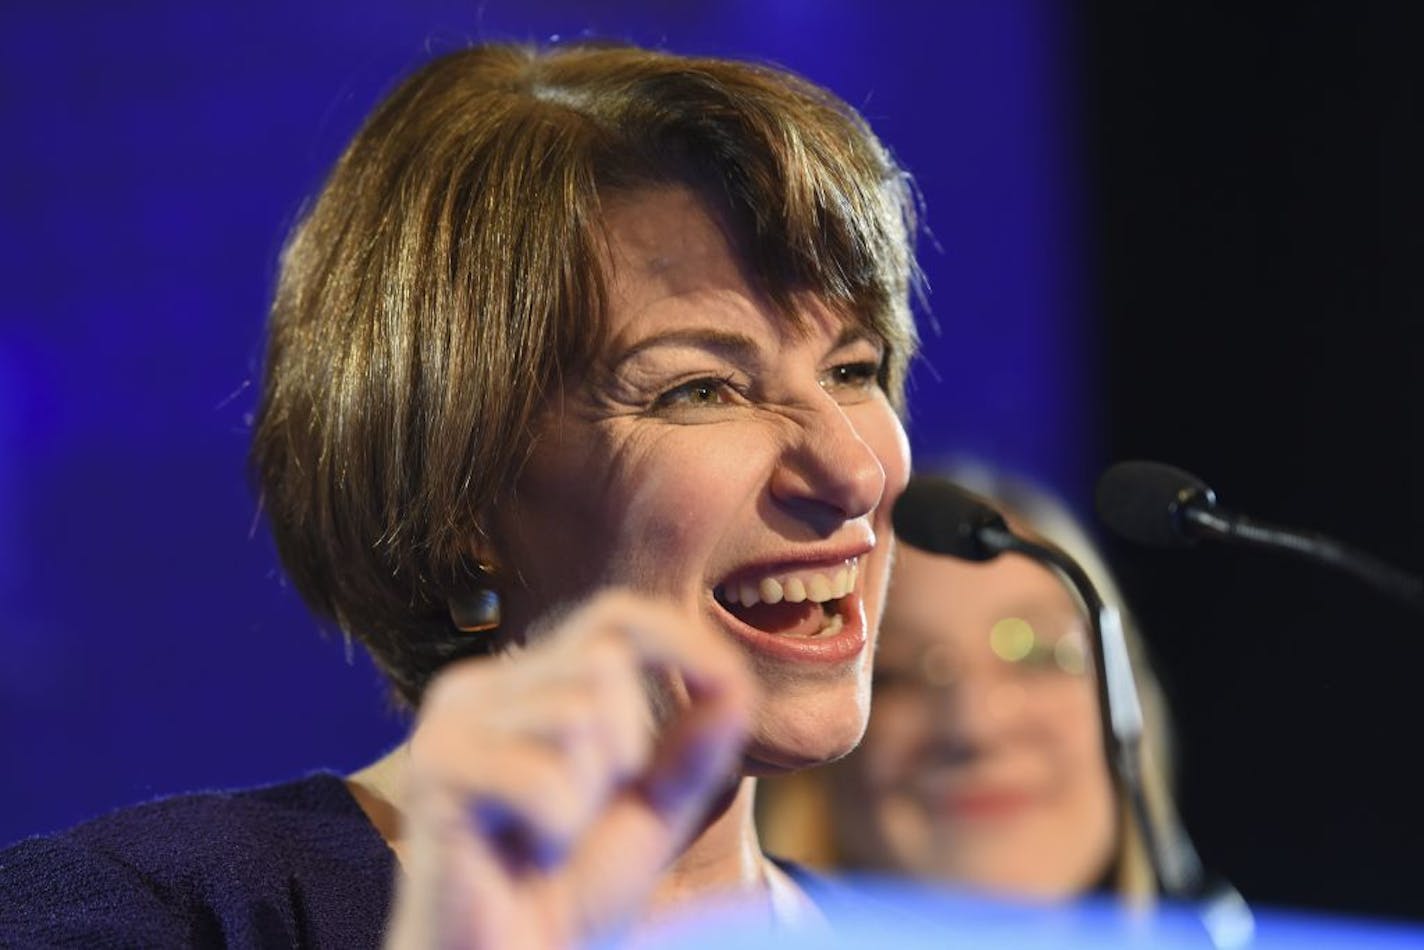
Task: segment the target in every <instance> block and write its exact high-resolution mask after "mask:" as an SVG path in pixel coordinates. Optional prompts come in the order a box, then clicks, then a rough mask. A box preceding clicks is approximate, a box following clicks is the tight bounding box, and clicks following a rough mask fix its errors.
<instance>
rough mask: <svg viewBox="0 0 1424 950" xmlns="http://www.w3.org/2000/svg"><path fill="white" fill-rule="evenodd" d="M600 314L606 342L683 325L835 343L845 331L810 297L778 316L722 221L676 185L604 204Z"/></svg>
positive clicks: (801, 296) (843, 319)
mask: <svg viewBox="0 0 1424 950" xmlns="http://www.w3.org/2000/svg"><path fill="white" fill-rule="evenodd" d="M603 217H604V226H605V234H606V240H607V244H606V253H607V260H606V268H607V270H606V273H607V290H608V304H609V307H608V312H607V314H606V331H607V334H608V336H609V337H610V338H611V339H612V340H614V341H618V340H622V339H626V338H629V337H637V336H640V335H642V334H643V333H645V332H647V331H649V330H656V329H660V328H663V327H665V326H667V325H668V324H675V323H681V322H684V321H685V320H686V319H688V318H689V317H700V318H703V319H706V320H710V321H714V322H716V321H723V320H728V319H731V320H739V321H753V320H754V321H758V322H770V323H771V324H772V325H773V326H774V327H775V329H776V330H777V332H778V333H781V334H790V335H802V334H805V333H807V332H814V331H816V330H824V331H828V332H830V333H832V334H836V335H838V334H839V333H840V332H841V330H842V328H843V327H844V326H845V325H846V324H851V325H856V326H859V325H862V323H863V321H860V320H855V319H851V320H847V319H846V317H845V316H844V315H841V314H839V313H835V312H833V311H832V310H831V309H830V308H829V307H827V306H826V305H825V304H824V303H822V302H821V301H819V299H818V298H816V297H815V296H814V295H812V294H810V293H803V294H798V295H796V297H797V299H798V304H797V306H796V307H795V308H794V311H795V312H794V315H793V314H791V313H782V312H780V311H779V310H778V308H776V307H775V306H774V305H773V304H772V303H771V301H770V300H768V299H767V297H766V295H765V294H764V293H762V292H761V291H760V289H759V288H758V287H757V282H756V280H755V279H754V277H753V276H752V274H751V273H750V271H749V269H748V266H747V262H746V255H745V254H744V253H743V252H742V249H740V248H739V247H737V245H736V243H735V240H734V237H733V232H732V229H731V227H730V226H729V225H728V223H727V221H726V218H725V216H724V215H722V214H721V213H720V212H719V211H717V210H716V209H715V208H713V207H712V206H710V205H709V204H708V202H707V201H705V200H704V199H703V198H702V197H701V196H700V195H699V194H698V193H697V192H695V191H694V190H692V189H691V188H688V187H685V186H680V185H667V186H660V187H649V188H644V189H640V190H637V191H633V192H626V193H619V194H617V195H614V196H612V197H611V198H610V199H608V200H606V201H605V202H604V207H603Z"/></svg>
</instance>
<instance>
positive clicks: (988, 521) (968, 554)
mask: <svg viewBox="0 0 1424 950" xmlns="http://www.w3.org/2000/svg"><path fill="white" fill-rule="evenodd" d="M890 520H891V522H892V523H893V524H894V525H895V534H896V536H897V537H899V539H900V540H901V541H904V542H905V543H906V544H908V545H910V546H911V547H916V548H919V549H920V550H922V551H928V552H929V553H931V554H943V555H947V556H949V557H957V558H960V559H961V560H965V561H987V560H990V559H991V558H993V557H995V556H996V555H998V553H999V552H1000V551H1001V550H1002V547H1000V546H998V545H995V544H993V543H991V542H990V541H989V540H987V539H986V538H985V536H984V532H985V529H995V530H996V531H997V532H999V533H1000V534H1001V535H1002V534H1006V533H1007V532H1008V526H1007V525H1006V524H1005V523H1004V518H1003V516H1002V515H1000V514H999V513H998V512H997V511H995V510H994V509H993V508H992V507H991V506H990V505H988V504H987V503H985V502H984V501H982V500H981V499H980V498H979V497H977V496H976V495H973V494H971V493H970V492H969V491H967V490H965V489H963V488H961V487H959V486H958V485H956V484H955V483H954V482H951V481H950V480H948V479H946V478H940V477H936V476H929V475H916V476H914V477H912V478H911V479H910V484H909V485H908V486H907V487H906V488H905V493H904V494H902V495H901V496H900V498H899V499H898V500H897V501H896V502H895V507H894V509H893V510H892V511H891V514H890Z"/></svg>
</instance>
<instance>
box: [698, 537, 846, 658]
mask: <svg viewBox="0 0 1424 950" xmlns="http://www.w3.org/2000/svg"><path fill="white" fill-rule="evenodd" d="M858 580H859V555H853V556H849V557H839V558H833V559H827V560H825V561H822V562H819V563H811V564H805V563H803V564H799V565H791V566H787V565H780V566H775V567H765V568H749V569H743V570H741V571H738V572H737V573H735V574H733V575H731V576H729V577H728V578H727V579H726V580H724V581H723V582H722V583H720V584H718V585H717V586H716V587H715V588H714V590H713V598H712V599H713V603H714V605H715V608H716V612H717V613H718V614H719V615H720V617H721V619H722V620H723V623H724V625H725V626H727V627H728V628H729V629H730V630H731V632H732V633H733V635H735V636H736V637H737V638H738V639H739V640H741V641H742V642H743V643H745V644H747V645H748V646H750V647H751V648H753V649H754V650H755V651H756V652H758V653H761V654H764V655H767V656H771V657H774V658H777V659H782V660H792V661H800V662H813V663H836V662H843V661H845V660H848V659H850V658H852V657H855V656H857V655H858V654H859V653H860V652H861V650H862V649H864V647H865V643H866V639H867V635H866V624H865V611H864V608H863V606H862V603H861V597H860V595H859V593H858V592H857V591H856V585H857V582H858Z"/></svg>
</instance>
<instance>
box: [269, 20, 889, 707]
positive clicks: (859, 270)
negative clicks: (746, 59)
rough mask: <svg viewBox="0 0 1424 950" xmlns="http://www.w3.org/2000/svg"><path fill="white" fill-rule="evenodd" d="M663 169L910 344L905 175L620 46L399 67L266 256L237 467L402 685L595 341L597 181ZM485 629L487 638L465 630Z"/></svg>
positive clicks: (688, 66) (741, 240)
mask: <svg viewBox="0 0 1424 950" xmlns="http://www.w3.org/2000/svg"><path fill="white" fill-rule="evenodd" d="M667 183H679V184H686V185H689V186H691V187H694V188H696V189H697V190H698V191H699V193H701V194H703V195H704V196H705V197H707V199H708V200H709V201H712V202H715V203H716V204H717V205H718V206H719V208H720V209H721V210H723V211H724V212H725V213H726V216H727V220H728V221H729V224H730V227H731V229H732V230H733V233H734V237H735V238H736V243H737V244H738V247H739V250H740V251H741V252H742V253H743V254H744V255H745V257H746V262H747V265H748V270H749V272H750V273H751V274H752V277H753V279H754V280H755V281H756V282H757V283H758V284H759V286H760V289H761V290H762V291H763V292H765V293H766V295H767V297H768V299H769V300H771V301H772V302H773V303H774V304H776V305H777V306H778V307H779V308H781V309H782V310H783V311H785V312H787V313H788V314H790V313H791V312H792V309H791V308H792V299H793V295H795V294H796V293H798V292H801V291H810V292H813V293H816V294H818V295H820V296H821V297H822V298H824V299H825V300H826V301H827V302H828V303H830V304H831V305H832V306H834V307H836V308H838V309H840V310H841V311H842V312H844V313H845V314H847V316H848V317H849V318H850V319H853V320H856V321H857V322H860V323H863V324H864V325H865V326H867V327H868V328H869V329H871V330H872V331H873V332H875V333H876V334H877V335H878V336H880V337H881V338H883V340H884V341H885V344H886V347H887V352H888V356H887V360H886V365H885V369H884V371H883V374H882V379H881V384H882V385H883V386H884V387H885V389H886V391H887V392H888V393H889V394H890V396H891V399H892V401H893V402H894V403H895V405H896V406H897V407H899V406H900V405H901V403H902V389H903V380H904V373H905V367H906V363H907V361H908V359H909V357H910V355H911V353H912V351H913V349H914V345H915V333H914V325H913V322H912V319H911V316H910V313H909V303H908V297H909V290H910V287H911V284H912V283H913V282H914V275H915V268H914V262H913V257H912V254H911V250H910V238H909V235H910V233H911V232H912V230H913V226H912V223H911V222H912V214H911V211H912V207H911V203H910V198H909V195H910V190H909V183H908V179H907V177H906V176H905V175H904V173H903V172H902V171H901V170H900V169H899V167H898V166H897V165H896V163H895V162H894V160H893V159H892V158H891V156H890V155H889V153H888V152H887V151H886V149H885V148H884V147H883V146H882V145H881V144H880V143H879V141H877V139H876V138H875V136H874V135H873V133H871V131H870V129H869V127H868V126H867V125H866V124H865V122H864V120H863V119H861V118H860V116H859V115H857V114H856V113H855V111H854V110H853V109H851V108H850V107H849V106H847V105H846V104H845V103H844V102H842V101H840V100H839V99H837V98H836V97H835V96H833V95H832V94H830V93H828V92H826V91H825V90H823V89H821V88H819V87H817V86H814V85H812V84H810V83H808V82H806V81H805V80H803V79H800V78H798V77H796V76H794V75H791V74H789V73H787V72H785V71H782V70H779V69H774V68H770V67H766V66H761V65H754V64H750V63H742V62H735V61H726V60H714V59H695V58H686V57H680V56H675V55H671V54H668V53H662V52H650V51H646V50H641V49H635V48H631V47H614V46H594V45H577V46H569V47H557V48H553V49H538V48H533V47H525V46H512V45H485V46H478V47H473V48H470V49H465V50H462V51H459V52H456V53H452V54H449V55H445V56H443V57H440V58H438V59H435V60H433V61H432V62H430V63H428V64H427V65H425V66H424V67H423V68H421V69H420V70H419V71H418V72H416V73H415V74H414V75H412V76H411V77H410V78H408V79H407V80H405V81H404V82H403V83H402V84H401V85H400V86H399V87H398V88H396V90H395V91H394V92H393V93H392V94H391V95H390V96H389V97H388V98H387V99H386V100H385V101H384V102H382V103H381V104H380V105H379V106H378V107H377V108H376V110H375V111H374V112H373V113H372V114H371V116H370V117H369V118H368V119H367V121H366V123H365V124H364V126H363V127H362V128H361V130H360V131H359V132H358V133H357V135H356V136H355V138H354V139H353V140H352V142H351V144H350V145H349V146H348V147H347V149H346V151H345V153H344V154H343V155H342V156H341V158H340V160H339V161H338V162H337V164H336V166H335V168H334V170H333V171H332V173H331V175H330V177H329V179H328V180H327V182H326V185H325V187H324V188H323V190H322V192H321V194H320V196H319V197H318V199H317V201H316V202H315V205H314V206H313V207H312V209H311V211H310V213H309V214H307V215H306V217H305V219H304V220H303V221H301V222H300V224H299V225H298V226H297V228H296V229H295V231H294V233H293V235H292V237H291V240H290V241H289V243H288V246H287V248H286V249H285V251H284V254H283V257H282V264H281V273H280V278H279V281H278V286H277V292H276V297H275V301H274V303H273V306H272V312H271V318H270V325H269V336H268V345H267V353H266V360H265V370H264V376H263V383H262V398H261V406H260V409H259V412H258V417H257V422H256V431H255V434H254V439H253V445H252V454H251V463H252V468H253V473H254V478H255V480H256V482H257V484H258V490H259V492H260V496H261V504H262V506H263V507H264V508H265V510H266V513H267V516H268V518H269V519H270V522H271V526H272V531H273V534H274V536H275V539H276V543H277V549H278V552H279V554H280V556H281V559H282V562H283V564H284V566H285V568H286V570H287V573H288V574H289V575H290V577H291V579H292V581H293V583H294V584H295V585H296V587H297V588H298V589H299V590H300V591H301V593H302V595H303V597H304V598H305V599H306V601H307V602H308V604H309V605H310V606H311V607H312V609H313V610H314V611H315V612H316V613H317V614H318V615H319V616H322V617H325V618H330V619H331V620H334V621H335V622H336V624H337V625H339V626H340V628H341V629H342V630H344V631H346V632H347V633H349V634H351V635H353V636H355V637H356V638H357V639H359V640H360V641H361V642H362V643H364V644H365V646H366V647H367V649H369V650H370V652H371V654H372V655H373V656H374V658H375V660H376V662H377V664H378V665H379V666H380V667H381V669H382V670H383V671H384V672H385V673H386V675H387V676H388V677H389V678H390V680H391V682H392V684H393V686H394V687H395V689H396V691H397V693H398V694H399V695H400V696H401V697H402V698H403V699H404V700H406V701H408V702H412V703H413V702H416V701H417V700H418V698H419V695H420V693H421V691H422V689H423V688H424V684H425V682H426V680H427V679H428V678H429V676H430V674H431V673H432V672H433V671H434V670H435V669H436V668H437V667H438V666H439V665H440V664H441V663H442V662H444V661H445V660H447V659H448V658H449V657H450V656H451V655H453V654H455V653H457V652H459V650H460V649H461V648H460V645H459V644H460V641H459V639H458V638H456V637H455V636H453V633H454V631H453V628H452V627H451V624H450V620H449V617H448V614H447V606H446V605H447V601H448V599H449V598H450V596H451V595H452V594H453V593H456V592H459V591H461V590H464V589H466V588H468V587H469V586H470V585H471V582H472V579H473V578H474V577H475V576H476V575H475V567H474V566H473V565H472V564H471V563H470V559H471V539H472V536H473V533H474V532H475V531H477V530H478V527H477V523H478V522H477V519H478V516H479V514H480V513H481V512H485V511H488V510H490V507H491V506H493V505H495V504H498V502H499V500H500V498H501V496H502V495H503V494H504V493H506V492H507V491H508V490H509V489H510V487H511V486H512V484H513V481H514V478H515V476H516V474H517V472H518V470H519V467H520V464H521V463H522V461H523V460H524V458H525V457H526V455H527V452H528V450H529V448H530V445H531V440H532V430H533V429H534V426H535V423H536V417H537V413H538V411H539V409H540V407H541V405H542V404H543V403H544V400H545V397H546V394H547V391H548V390H549V387H550V386H551V385H552V384H554V383H556V382H558V381H559V380H560V379H562V378H565V377H566V376H567V375H568V374H570V373H572V372H574V371H576V370H577V369H579V368H580V367H582V366H584V365H586V364H587V362H588V360H589V359H591V357H592V356H593V354H594V352H595V351H596V348H597V347H598V345H599V344H600V342H601V327H602V325H603V306H604V303H603V301H604V287H603V279H604V275H603V273H602V265H601V264H600V260H601V258H600V255H599V247H600V243H599V242H600V240H601V238H600V236H601V235H602V233H603V232H602V230H601V228H602V218H601V214H600V210H599V209H600V198H601V197H606V196H607V195H608V194H609V193H611V192H614V191H622V190H628V189H635V188H639V187H645V186H650V185H658V184H667ZM482 642H490V641H482Z"/></svg>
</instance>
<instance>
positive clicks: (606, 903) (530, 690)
mask: <svg viewBox="0 0 1424 950" xmlns="http://www.w3.org/2000/svg"><path fill="white" fill-rule="evenodd" d="M657 671H663V672H667V673H672V674H675V675H674V676H673V677H672V681H673V682H675V683H676V682H680V683H681V684H684V686H685V694H684V695H682V696H681V697H676V700H677V701H676V702H675V703H674V708H672V709H670V710H667V711H665V721H662V722H660V723H659V724H658V725H657V726H655V725H654V715H653V711H652V710H651V709H650V706H649V696H648V693H647V690H646V689H645V687H644V685H643V684H644V680H643V674H644V673H645V672H657ZM752 701H753V686H752V683H751V679H750V677H749V676H748V675H747V673H746V671H745V670H744V668H743V665H742V660H741V656H740V654H738V653H737V651H736V650H735V649H734V648H733V647H732V646H731V645H730V644H728V643H726V642H725V640H724V639H723V638H722V637H720V636H719V635H718V634H717V633H716V632H715V631H712V630H709V629H703V628H701V627H699V626H690V625H689V623H688V621H687V619H686V618H685V617H684V616H682V615H680V614H677V613H675V612H674V611H673V610H671V609H670V608H669V607H667V606H665V605H663V604H661V603H657V602H653V601H649V600H646V599H643V598H640V597H636V596H634V595H631V594H626V593H611V594H603V595H600V596H599V597H597V598H595V599H594V600H593V601H591V602H590V603H588V604H587V605H585V606H584V607H582V608H581V609H579V610H578V611H576V612H575V613H573V614H571V615H570V616H569V617H567V618H566V619H565V620H564V621H563V622H562V623H560V624H559V625H558V627H557V629H556V630H554V631H553V632H552V633H551V634H550V635H548V636H546V637H541V638H540V639H539V641H538V643H537V645H535V646H533V647H532V648H530V649H528V650H527V651H524V652H522V653H521V654H519V655H518V656H517V657H515V658H510V659H476V660H467V661H463V662H461V663H458V664H454V665H452V666H451V667H449V668H448V669H447V670H445V671H443V672H442V673H441V674H440V675H439V676H438V677H437V678H436V680H435V681H434V682H433V683H432V684H431V686H430V688H429V690H428V691H427V693H426V696H425V700H424V702H423V704H422V708H421V713H420V718H419V721H418V722H417V725H416V728H415V732H414V733H413V735H412V738H411V740H410V744H409V756H408V773H407V780H406V795H405V799H406V800H405V802H404V808H405V816H404V821H405V829H404V847H403V854H402V858H403V862H404V870H405V874H404V878H403V880H402V882H401V884H400V885H399V891H398V895H397V898H396V906H395V911H394V914H393V917H392V921H391V929H390V932H389V934H388V940H387V944H388V946H391V947H395V948H400V950H414V948H428V947H448V946H459V947H477V948H499V950H504V948H540V950H542V948H556V947H568V946H572V945H574V944H577V943H582V942H584V941H586V940H589V939H591V938H597V937H600V936H604V935H607V934H609V933H612V932H616V931H617V930H618V929H619V928H620V927H621V926H623V925H624V924H626V923H628V922H629V920H630V919H631V918H632V917H633V916H634V915H635V914H636V913H637V911H638V910H639V909H640V908H641V906H642V904H643V902H644V900H645V899H646V897H647V895H648V893H649V891H650V890H651V888H652V887H653V885H654V884H655V882H656V881H657V879H658V876H659V874H660V873H661V872H662V871H663V870H664V869H665V868H666V866H667V865H668V863H669V862H670V861H671V860H672V859H673V858H674V857H676V855H677V854H678V853H679V852H680V851H681V850H682V849H683V848H684V847H685V846H686V845H687V843H688V841H689V840H690V838H691V837H692V836H693V835H694V834H695V833H696V832H697V831H698V829H699V826H700V823H701V822H702V820H703V819H704V818H705V817H706V814H707V810H708V808H709V806H710V805H711V803H712V801H713V800H714V798H716V796H718V795H719V794H720V793H722V792H724V791H726V790H727V789H728V788H729V786H730V784H731V783H733V782H735V781H736V779H737V776H736V774H735V770H736V766H737V763H738V761H739V757H740V753H741V750H742V744H743V741H744V739H745V735H746V730H747V727H748V722H749V716H750V710H751V706H752Z"/></svg>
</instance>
